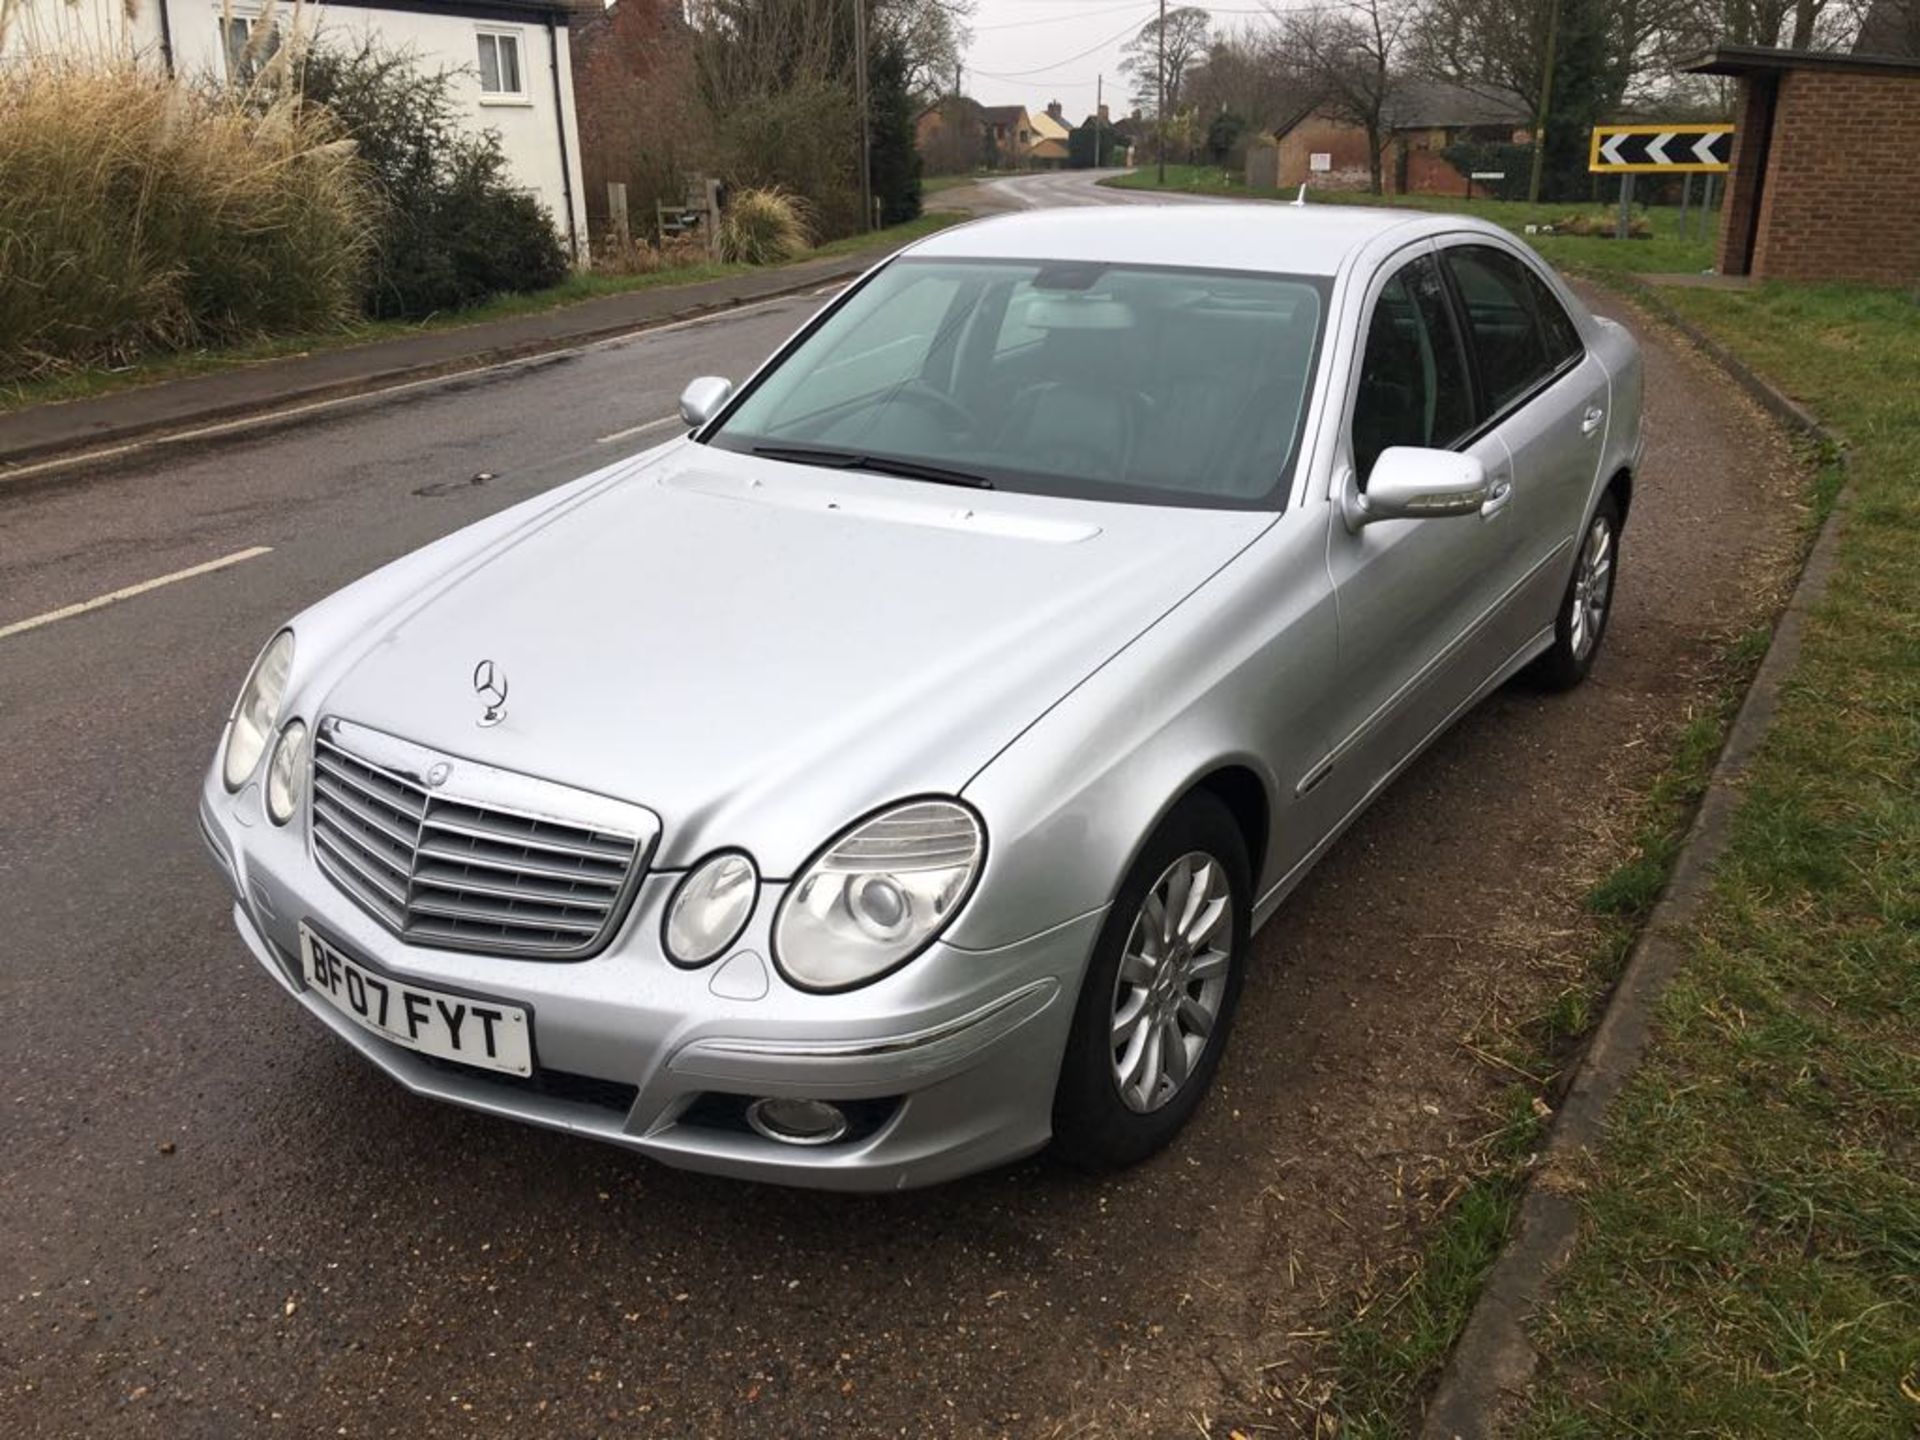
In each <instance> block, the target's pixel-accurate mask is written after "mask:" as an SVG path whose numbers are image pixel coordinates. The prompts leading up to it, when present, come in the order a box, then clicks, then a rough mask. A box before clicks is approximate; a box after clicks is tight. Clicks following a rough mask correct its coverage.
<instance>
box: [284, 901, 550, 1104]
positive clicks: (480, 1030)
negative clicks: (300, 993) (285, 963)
mask: <svg viewBox="0 0 1920 1440" xmlns="http://www.w3.org/2000/svg"><path fill="white" fill-rule="evenodd" d="M300 968H301V969H302V971H304V972H305V974H306V978H307V988H308V989H310V990H312V991H313V993H314V994H316V995H318V996H319V997H320V998H321V999H322V1000H324V1001H326V1002H327V1003H328V1004H329V1005H331V1006H333V1008H334V1009H336V1010H338V1011H339V1012H340V1013H341V1014H342V1015H344V1016H346V1017H347V1018H348V1019H349V1020H351V1021H353V1023H354V1024H356V1025H358V1026H359V1027H360V1028H361V1029H363V1030H371V1031H372V1032H373V1033H374V1034H376V1035H379V1036H381V1037H382V1038H384V1039H387V1040H391V1041H393V1043H394V1044H396V1045H404V1046H406V1047H407V1049H409V1050H418V1051H419V1052H420V1053H421V1054H422V1055H437V1056H438V1057H439V1058H440V1059H442V1060H457V1061H459V1062H460V1063H461V1064H463V1065H478V1066H480V1067H481V1068H482V1069H485V1070H499V1071H502V1072H503V1073H505V1074H508V1075H531V1074H533V1027H532V1025H531V1024H530V1023H529V1022H528V1019H527V1012H526V1011H525V1010H524V1009H522V1008H521V1007H520V1006H518V1005H508V1004H506V1003H504V1002H502V1001H499V1000H481V999H476V998H475V997H474V996H472V995H450V994H448V993H447V992H446V991H444V990H432V989H429V988H428V987H426V986H424V985H415V984H413V983H412V982H410V981H402V980H396V979H394V978H393V977H392V976H390V975H381V974H377V973H376V972H375V971H373V970H372V969H371V968H370V967H368V966H366V965H364V964H362V963H361V962H359V961H357V960H354V959H352V958H351V957H350V956H348V955H346V954H343V953H342V952H341V950H340V948H339V947H338V946H336V945H332V944H329V943H328V942H327V941H326V940H323V939H322V938H321V937H320V936H318V935H316V934H315V933H314V932H313V931H312V930H311V929H309V928H308V927H307V925H306V924H305V923H304V922H303V923H302V924H301V926H300Z"/></svg>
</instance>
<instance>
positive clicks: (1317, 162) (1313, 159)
mask: <svg viewBox="0 0 1920 1440" xmlns="http://www.w3.org/2000/svg"><path fill="white" fill-rule="evenodd" d="M1307 168H1308V169H1309V170H1312V171H1315V172H1325V171H1328V170H1331V169H1333V154H1332V152H1331V151H1328V150H1315V151H1314V152H1312V153H1311V154H1310V155H1308V156H1307Z"/></svg>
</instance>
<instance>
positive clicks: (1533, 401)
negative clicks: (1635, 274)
mask: <svg viewBox="0 0 1920 1440" xmlns="http://www.w3.org/2000/svg"><path fill="white" fill-rule="evenodd" d="M1440 253H1441V256H1442V259H1443V262H1444V264H1445V266H1446V270H1447V274H1448V277H1449V279H1450V281H1451V283H1452V285H1453V287H1454V292H1455V294H1456V295H1457V297H1458V299H1459V305H1460V313H1461V315H1462V317H1463V319H1464V322H1465V326H1466V333H1467V340H1468V349H1469V352H1470V354H1471V356H1472V359H1473V362H1474V367H1475V370H1476V372H1477V374H1478V377H1479V382H1480V390H1481V395H1482V405H1483V408H1484V412H1485V417H1486V420H1487V422H1488V423H1490V424H1492V425H1493V426H1494V427H1495V428H1496V431H1497V433H1498V434H1499V436H1500V438H1501V440H1502V441H1504V442H1505V444H1506V447H1507V450H1508V452H1509V453H1510V454H1511V455H1512V457H1513V485H1514V492H1515V500H1514V510H1515V512H1516V519H1517V520H1518V521H1519V522H1520V523H1519V524H1518V525H1517V526H1516V527H1515V528H1516V530H1517V532H1518V534H1517V539H1518V544H1519V554H1520V557H1521V559H1522V560H1523V562H1524V563H1523V578H1524V586H1523V589H1522V590H1521V592H1520V593H1519V594H1518V596H1517V597H1516V614H1517V615H1519V616H1520V617H1522V618H1523V619H1525V620H1527V621H1528V622H1529V623H1530V624H1531V626H1532V628H1533V630H1534V631H1535V632H1538V631H1539V630H1541V629H1543V628H1545V627H1546V626H1549V625H1551V624H1552V623H1553V616H1554V612H1555V611H1556V609H1557V608H1558V606H1559V603H1560V597H1561V592H1562V591H1563V590H1564V589H1565V588H1566V582H1567V569H1568V566H1569V565H1570V564H1571V563H1572V552H1571V549H1570V546H1571V544H1572V541H1573V537H1574V536H1575V535H1577V534H1578V533H1579V531H1580V529H1581V527H1582V526H1583V525H1584V524H1585V522H1586V518H1587V517H1586V507H1587V504H1588V501H1589V499H1590V498H1591V496H1592V495H1593V483H1594V476H1595V473H1596V472H1597V470H1598V469H1599V465H1600V458H1601V455H1602V454H1603V452H1604V450H1605V448H1606V438H1607V399H1608V394H1609V387H1608V380H1607V371H1606V367H1605V366H1604V365H1602V364H1601V363H1600V361H1599V359H1598V358H1597V357H1595V356H1593V355H1590V354H1589V353H1588V352H1587V348H1586V345H1585V343H1584V342H1583V341H1582V340H1581V338H1580V331H1579V327H1578V326H1576V325H1575V324H1574V322H1573V319H1572V317H1571V316H1569V315H1568V314H1567V312H1566V308H1565V307H1564V306H1563V305H1561V303H1560V300H1559V297H1558V296H1556V295H1555V294H1554V293H1553V288H1552V286H1551V285H1549V284H1548V283H1547V281H1546V279H1545V278H1544V277H1542V276H1541V274H1540V273H1539V272H1538V270H1537V269H1536V268H1535V266H1534V263H1533V261H1532V260H1530V259H1528V258H1526V257H1523V256H1521V255H1519V254H1517V253H1514V252H1512V251H1509V250H1506V249H1504V248H1501V247H1499V246H1496V245H1492V244H1486V243H1480V242H1479V241H1477V240H1476V241H1472V242H1466V241H1448V242H1443V244H1442V247H1441V252H1440Z"/></svg>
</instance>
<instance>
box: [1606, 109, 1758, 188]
mask: <svg viewBox="0 0 1920 1440" xmlns="http://www.w3.org/2000/svg"><path fill="white" fill-rule="evenodd" d="M1732 160H1733V126H1731V125H1701V124H1686V123H1680V122H1676V123H1674V124H1672V125H1596V126H1595V127H1594V131H1593V149H1592V152H1591V153H1590V154H1589V155H1588V157H1587V169H1588V170H1591V171H1595V172H1597V173H1600V174H1623V175H1663V174H1664V175H1694V174H1702V173H1704V174H1708V175H1721V174H1725V173H1726V171H1727V170H1728V169H1729V168H1730V165H1731V162H1732Z"/></svg>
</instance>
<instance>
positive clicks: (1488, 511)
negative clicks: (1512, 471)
mask: <svg viewBox="0 0 1920 1440" xmlns="http://www.w3.org/2000/svg"><path fill="white" fill-rule="evenodd" d="M1512 499H1513V481H1512V480H1511V479H1510V478H1508V477H1507V476H1505V475H1497V476H1495V477H1494V479H1493V483H1492V485H1491V486H1490V487H1489V489H1488V490H1487V498H1486V500H1485V501H1484V502H1482V504H1481V506H1480V518H1481V519H1482V520H1491V519H1492V518H1493V517H1494V516H1496V515H1498V514H1499V513H1500V512H1501V511H1502V510H1504V509H1506V508H1507V503H1508V502H1509V501H1511V500H1512Z"/></svg>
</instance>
